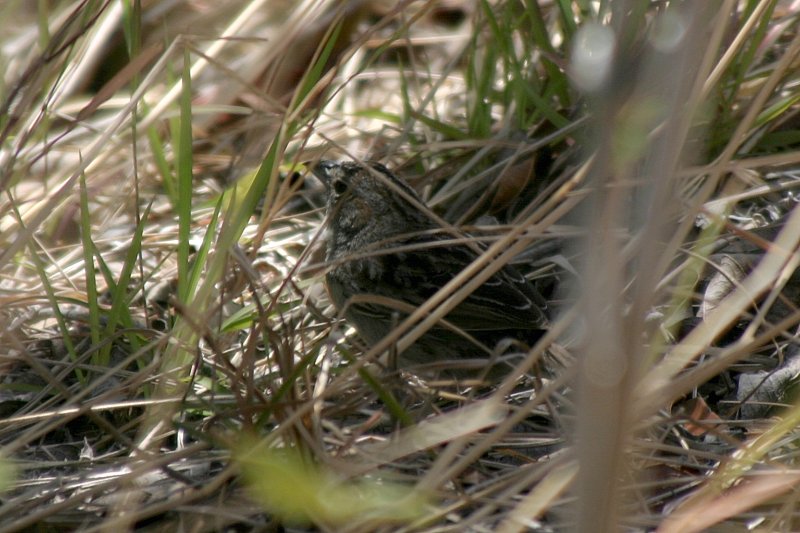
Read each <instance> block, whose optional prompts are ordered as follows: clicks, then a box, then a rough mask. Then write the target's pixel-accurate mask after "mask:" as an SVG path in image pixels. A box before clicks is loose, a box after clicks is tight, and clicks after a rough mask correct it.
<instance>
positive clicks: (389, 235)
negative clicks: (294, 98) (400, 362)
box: [314, 161, 548, 363]
mask: <svg viewBox="0 0 800 533" xmlns="http://www.w3.org/2000/svg"><path fill="white" fill-rule="evenodd" d="M370 167H371V168H369V169H367V168H364V167H362V166H361V165H359V164H358V163H354V162H344V163H335V162H330V161H322V162H320V163H319V164H318V165H317V166H316V167H315V168H314V174H315V175H316V176H317V177H318V178H320V179H321V180H322V181H323V182H324V183H325V184H326V187H327V189H328V192H329V194H328V205H327V212H328V220H327V223H328V232H329V233H328V251H327V258H328V261H329V262H330V263H331V265H332V266H331V269H330V271H329V272H328V274H327V277H326V281H327V285H328V288H329V291H330V293H331V297H332V299H333V302H334V305H335V306H336V307H337V308H338V309H343V308H344V309H345V317H346V318H347V319H348V321H350V322H351V323H352V324H353V325H354V326H355V327H356V329H357V330H358V331H359V333H360V334H361V335H362V336H363V337H364V338H365V339H366V340H367V341H368V342H370V343H375V342H378V341H379V340H380V339H381V338H383V337H384V336H385V335H386V334H388V333H389V331H390V330H391V328H392V327H393V326H394V325H395V324H396V323H397V321H398V314H397V312H396V310H395V309H392V308H390V307H387V306H383V305H378V304H377V303H375V304H373V303H364V302H359V303H356V304H353V305H348V304H349V303H350V302H349V300H350V299H351V298H352V297H353V296H355V295H376V296H382V297H386V298H391V299H395V300H400V301H401V302H404V303H406V304H410V305H412V306H414V307H417V306H419V305H421V304H422V303H424V302H425V301H426V300H427V299H428V298H430V297H431V296H432V295H433V294H435V293H436V292H437V291H438V290H439V289H440V288H441V287H442V286H444V285H445V284H446V283H448V282H449V281H450V280H451V279H453V277H455V276H456V275H458V274H459V273H460V272H461V271H462V270H464V268H466V267H467V266H468V265H469V264H470V263H472V262H473V261H474V260H475V259H477V257H478V253H477V252H476V251H475V250H473V249H472V248H471V247H469V246H467V245H465V244H448V242H452V240H453V236H452V235H450V234H447V233H444V232H442V231H441V230H440V229H439V226H438V225H437V224H436V223H435V222H434V221H433V220H432V219H431V217H430V216H429V215H428V214H426V213H425V212H423V211H421V210H420V209H419V208H418V207H417V206H415V205H414V204H413V203H412V202H410V201H408V200H407V199H406V198H404V197H403V194H402V193H404V194H405V195H407V196H408V197H409V198H411V199H413V200H415V201H416V202H419V203H420V204H422V202H421V200H420V199H419V197H418V196H417V194H416V193H415V192H414V190H413V189H411V188H410V187H409V186H408V185H407V184H406V183H405V182H403V181H402V180H400V179H399V178H398V177H396V176H395V175H394V174H392V173H391V172H390V171H389V170H388V169H386V168H385V167H384V166H383V165H380V164H377V163H370ZM398 191H402V193H400V192H398ZM545 310H546V304H545V301H544V299H543V298H542V297H541V296H540V295H539V294H538V292H537V291H536V289H535V288H534V287H533V286H532V285H531V284H530V283H529V282H528V281H527V280H526V279H525V278H524V277H523V276H522V275H521V274H519V273H518V272H517V271H516V270H514V269H512V268H510V267H504V268H502V269H500V270H499V271H498V272H497V273H495V274H494V275H493V276H492V277H491V278H489V279H488V280H487V281H486V282H485V283H484V284H482V285H481V286H479V287H478V288H477V289H476V290H475V291H473V292H472V294H470V295H469V296H467V297H466V298H465V299H464V300H463V301H462V302H461V303H459V304H458V305H456V306H455V307H454V308H453V309H452V310H451V311H450V312H449V313H448V314H447V316H446V317H445V319H446V320H447V321H448V322H450V323H451V324H453V325H454V326H455V327H457V328H459V329H461V330H463V331H464V332H466V333H468V334H469V335H472V336H473V337H475V338H476V339H477V340H479V341H480V342H482V343H483V344H484V345H485V346H487V347H489V348H493V347H494V346H495V344H497V342H499V341H500V340H502V339H503V338H513V339H516V340H520V341H524V342H533V341H535V340H536V338H538V336H540V335H541V331H542V330H543V329H544V328H546V327H547V324H548V321H547V317H546V315H545ZM485 356H486V353H485V351H483V350H481V349H479V348H477V347H475V346H474V345H472V344H470V343H469V341H467V340H466V339H464V338H463V336H459V335H457V334H455V333H454V332H452V331H449V330H445V328H440V327H436V328H433V329H431V330H430V331H429V332H428V333H427V334H426V335H424V336H423V337H422V338H421V339H419V340H418V341H417V342H416V343H415V344H414V345H413V346H412V347H410V348H409V349H408V350H406V352H404V353H403V354H401V357H402V358H405V359H408V360H410V361H412V362H415V363H425V362H431V361H432V360H440V359H441V360H444V359H447V360H451V359H464V358H474V357H485Z"/></svg>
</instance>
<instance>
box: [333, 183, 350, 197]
mask: <svg viewBox="0 0 800 533" xmlns="http://www.w3.org/2000/svg"><path fill="white" fill-rule="evenodd" d="M332 187H333V192H335V193H336V195H337V196H341V195H343V194H344V193H346V192H347V183H346V182H345V181H344V180H334V181H333V183H332Z"/></svg>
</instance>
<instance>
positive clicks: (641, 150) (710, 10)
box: [573, 2, 716, 533]
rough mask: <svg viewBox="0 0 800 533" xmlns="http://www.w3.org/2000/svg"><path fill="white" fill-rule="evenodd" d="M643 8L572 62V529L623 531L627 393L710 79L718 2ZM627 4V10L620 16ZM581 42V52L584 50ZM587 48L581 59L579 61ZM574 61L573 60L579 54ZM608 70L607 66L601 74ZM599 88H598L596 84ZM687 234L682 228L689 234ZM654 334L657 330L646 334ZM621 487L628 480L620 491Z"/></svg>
mask: <svg viewBox="0 0 800 533" xmlns="http://www.w3.org/2000/svg"><path fill="white" fill-rule="evenodd" d="M645 4H647V2H622V3H621V5H618V4H615V5H613V6H612V11H613V15H612V20H611V22H610V25H609V26H605V27H601V26H594V27H585V28H583V29H582V30H580V31H579V33H578V34H577V40H576V47H575V48H576V51H575V54H574V55H573V59H574V64H577V63H578V59H582V60H583V61H585V63H584V65H585V66H586V68H587V69H588V68H594V67H599V68H598V70H597V78H591V77H581V76H582V75H585V74H586V72H585V70H586V69H584V71H583V72H574V71H573V74H575V75H578V79H581V80H584V82H585V86H584V87H583V88H584V90H585V92H586V94H587V96H589V98H590V104H591V111H592V118H593V128H592V129H591V130H590V134H589V135H590V138H589V139H588V143H587V144H588V150H590V151H591V153H592V154H593V156H594V163H593V166H592V170H591V172H590V176H589V179H588V181H587V185H588V187H589V191H590V195H589V200H588V202H587V205H586V206H585V211H584V216H585V226H586V228H587V239H586V242H585V249H584V253H585V260H584V264H583V273H582V274H583V275H582V279H583V285H582V287H581V305H582V314H583V320H582V323H583V324H585V326H586V328H585V332H584V334H585V335H586V337H585V339H584V344H583V349H582V353H581V354H580V357H579V360H580V361H581V369H580V373H579V381H578V392H577V394H578V403H577V409H578V412H577V427H576V430H575V437H576V451H577V456H578V460H579V465H580V466H579V473H578V477H577V480H576V487H575V493H576V495H577V516H578V528H577V530H578V531H582V532H592V533H594V532H599V531H619V529H620V527H621V524H622V523H623V522H624V518H625V517H624V516H622V514H621V509H623V508H624V503H625V492H624V488H625V486H626V485H627V484H628V483H629V482H630V480H631V479H632V478H635V470H634V468H633V465H631V464H630V462H629V459H628V458H629V457H630V450H631V447H632V446H633V444H634V437H635V434H634V429H633V428H634V427H636V426H637V425H638V424H639V423H640V422H641V420H634V417H633V413H634V412H635V411H634V410H633V409H632V405H634V404H636V402H637V401H638V399H637V398H635V397H633V393H632V391H633V390H634V388H635V385H636V383H637V380H638V379H640V377H641V376H642V375H643V373H644V370H645V369H643V368H642V366H643V364H644V362H645V361H647V358H646V357H645V354H646V353H647V345H648V343H649V341H648V334H652V331H650V330H649V329H648V325H647V324H646V322H645V316H646V314H647V312H648V310H649V309H652V307H653V306H654V305H656V304H657V303H663V302H664V301H665V300H666V301H668V300H669V298H668V294H666V293H661V292H659V290H658V286H659V281H660V280H661V279H662V277H663V274H664V270H665V269H666V268H667V266H668V264H669V261H667V260H665V258H672V257H675V253H676V252H677V250H675V249H674V247H676V246H677V243H678V242H679V241H676V240H675V239H670V238H669V237H670V236H671V235H674V234H675V232H676V231H677V230H676V228H677V227H679V225H678V224H677V220H678V218H677V215H678V213H679V209H678V208H679V207H680V203H679V201H678V197H677V187H676V179H675V177H676V176H677V168H678V165H679V164H680V162H681V158H682V157H683V156H684V153H683V152H684V150H685V146H686V141H687V138H688V134H689V131H690V127H691V125H692V120H693V118H694V116H695V111H696V108H697V106H698V105H699V101H698V100H699V97H698V96H697V95H699V94H700V92H701V91H702V86H703V83H702V82H703V81H704V80H705V79H706V77H707V75H708V72H707V71H706V67H705V63H704V62H703V60H704V58H705V57H706V56H704V54H700V53H697V50H703V51H704V52H705V53H706V54H713V53H715V50H716V46H714V45H713V43H712V45H711V46H708V40H709V39H708V33H709V32H710V31H711V26H710V25H709V24H710V23H709V22H708V21H714V20H715V17H714V15H715V13H716V12H715V10H714V7H715V6H716V4H715V3H714V4H712V3H709V4H706V3H702V4H692V5H682V6H679V7H677V8H671V9H668V10H666V11H665V12H664V13H662V14H661V15H659V17H658V18H657V19H656V20H655V21H654V22H653V23H652V24H650V25H649V26H647V25H646V21H645V19H644V18H643V17H642V13H643V10H644V9H645V8H646V5H645ZM621 6H624V7H625V9H617V8H618V7H621ZM581 32H585V33H584V34H583V36H584V37H586V36H594V37H596V38H598V39H604V38H605V39H607V38H608V37H609V36H611V37H612V39H613V43H612V44H613V48H611V47H606V48H607V49H609V50H612V53H611V54H610V57H609V64H608V65H592V63H591V60H592V58H593V57H595V56H594V54H597V51H598V50H600V49H602V46H599V44H602V45H607V44H608V42H609V41H605V42H604V43H592V42H591V41H590V39H588V38H586V39H585V40H584V41H583V42H581V40H580V39H581ZM581 47H583V50H581ZM581 53H584V54H585V56H584V57H578V55H579V54H581ZM576 58H577V59H576ZM604 68H605V70H604ZM592 84H594V85H592ZM684 229H685V228H684ZM650 329H652V328H650ZM623 483H624V484H623Z"/></svg>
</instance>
